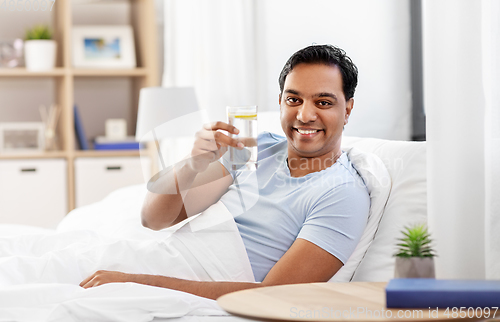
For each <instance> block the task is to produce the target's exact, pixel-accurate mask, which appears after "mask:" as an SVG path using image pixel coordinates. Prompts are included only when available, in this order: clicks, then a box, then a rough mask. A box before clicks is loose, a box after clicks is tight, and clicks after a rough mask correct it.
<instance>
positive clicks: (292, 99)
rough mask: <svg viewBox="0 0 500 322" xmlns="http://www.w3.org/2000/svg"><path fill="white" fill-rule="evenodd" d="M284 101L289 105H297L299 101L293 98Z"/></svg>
mask: <svg viewBox="0 0 500 322" xmlns="http://www.w3.org/2000/svg"><path fill="white" fill-rule="evenodd" d="M286 100H287V102H288V103H290V104H297V103H299V99H298V98H295V97H288V98H287V99H286Z"/></svg>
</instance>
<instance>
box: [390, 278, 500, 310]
mask: <svg viewBox="0 0 500 322" xmlns="http://www.w3.org/2000/svg"><path fill="white" fill-rule="evenodd" d="M385 293H386V303H387V308H429V307H431V308H436V307H438V308H447V307H449V308H452V307H459V308H460V307H466V308H468V307H499V306H500V280H438V279H433V278H397V279H392V280H390V281H389V283H388V284H387V286H386V288H385Z"/></svg>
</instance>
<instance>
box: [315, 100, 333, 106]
mask: <svg viewBox="0 0 500 322" xmlns="http://www.w3.org/2000/svg"><path fill="white" fill-rule="evenodd" d="M318 105H320V106H322V107H328V106H331V105H332V103H331V102H329V101H319V102H318Z"/></svg>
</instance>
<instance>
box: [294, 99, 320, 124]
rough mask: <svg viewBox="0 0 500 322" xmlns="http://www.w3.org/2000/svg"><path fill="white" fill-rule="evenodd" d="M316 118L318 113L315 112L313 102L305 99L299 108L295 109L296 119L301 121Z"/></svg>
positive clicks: (310, 120)
mask: <svg viewBox="0 0 500 322" xmlns="http://www.w3.org/2000/svg"><path fill="white" fill-rule="evenodd" d="M317 118H318V115H317V114H316V107H315V106H314V104H313V103H310V102H307V101H306V102H304V104H302V105H301V106H300V107H299V110H298V111H297V120H299V121H301V122H302V123H309V122H314V121H316V119H317Z"/></svg>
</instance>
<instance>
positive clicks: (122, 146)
mask: <svg viewBox="0 0 500 322" xmlns="http://www.w3.org/2000/svg"><path fill="white" fill-rule="evenodd" d="M140 148H141V145H140V142H120V143H97V142H95V143H94V150H139V149H140Z"/></svg>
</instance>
